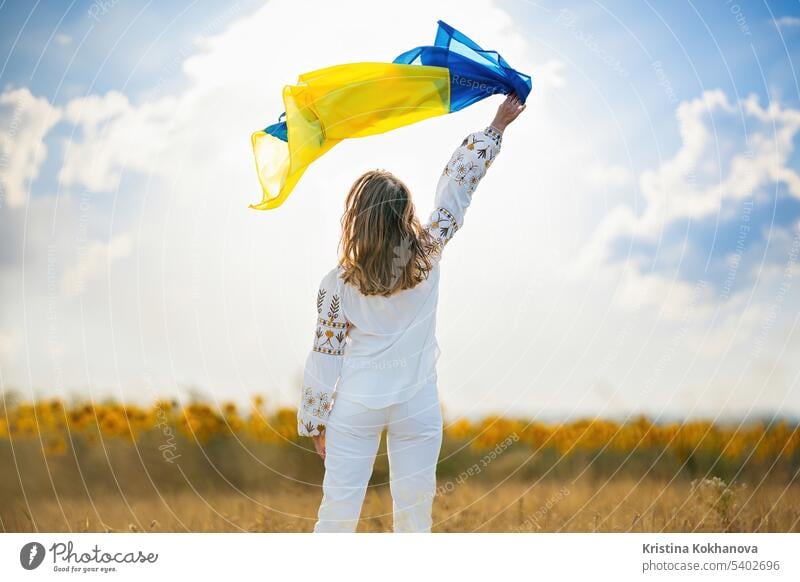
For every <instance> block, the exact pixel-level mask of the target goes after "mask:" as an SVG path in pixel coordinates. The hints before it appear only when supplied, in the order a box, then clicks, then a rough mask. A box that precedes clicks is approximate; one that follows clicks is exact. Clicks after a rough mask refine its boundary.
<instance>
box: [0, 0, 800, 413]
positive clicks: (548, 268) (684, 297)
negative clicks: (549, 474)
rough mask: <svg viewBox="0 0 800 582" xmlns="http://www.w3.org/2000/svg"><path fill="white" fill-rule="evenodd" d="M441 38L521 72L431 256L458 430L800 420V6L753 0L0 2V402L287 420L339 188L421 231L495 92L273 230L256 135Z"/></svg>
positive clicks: (304, 204)
mask: <svg viewBox="0 0 800 582" xmlns="http://www.w3.org/2000/svg"><path fill="white" fill-rule="evenodd" d="M312 15H313V16H312ZM439 19H441V20H444V21H445V22H447V23H449V24H451V25H453V26H454V27H456V28H457V29H459V30H460V31H462V32H463V33H465V34H467V35H468V36H470V37H471V38H473V39H474V40H475V41H476V42H478V43H479V44H481V45H482V46H483V47H484V48H488V49H494V50H497V51H499V52H500V53H501V54H502V55H503V57H504V58H505V59H506V60H507V61H508V62H509V63H510V64H511V65H512V66H513V67H515V68H517V69H519V70H521V71H524V72H526V73H529V74H530V75H531V76H532V77H533V91H532V93H531V96H530V97H529V99H528V107H527V110H526V112H525V113H524V115H523V116H521V117H520V119H519V120H518V121H517V122H516V123H515V124H514V125H512V126H511V127H510V128H509V129H508V130H507V132H506V135H505V137H504V141H503V151H502V153H501V154H500V156H499V157H498V159H497V161H496V162H495V163H494V164H493V165H492V168H491V171H490V172H489V173H488V174H487V176H486V177H485V178H484V180H483V182H482V183H481V185H480V187H479V189H478V191H477V193H476V195H475V198H474V200H473V203H472V206H471V207H470V210H469V213H468V215H467V218H466V221H465V224H464V227H463V228H462V229H461V230H460V231H459V235H458V237H457V238H456V239H454V240H453V242H452V243H451V244H450V245H448V256H447V257H446V260H445V261H444V262H443V264H442V286H441V296H440V310H439V322H438V337H439V343H440V346H441V348H442V356H441V358H440V360H439V392H440V397H441V399H442V402H443V405H444V409H445V413H446V415H448V416H449V417H450V418H455V417H459V416H468V417H475V416H481V415H485V414H502V415H507V416H520V417H535V418H541V419H553V418H574V417H586V416H590V417H595V416H597V417H615V418H626V417H628V416H630V415H635V414H647V415H649V416H651V417H652V418H654V419H656V420H661V419H672V418H676V417H679V418H690V417H702V418H711V419H719V418H751V417H767V418H770V417H773V416H788V417H797V416H798V415H800V329H798V327H799V325H798V324H800V280H799V279H800V269H799V268H798V260H800V176H799V175H798V173H797V172H798V161H799V160H800V154H798V152H797V151H796V146H797V143H798V136H797V134H798V131H800V84H799V83H798V74H797V71H796V70H795V62H796V60H797V57H798V56H800V53H799V52H798V47H800V4H798V3H797V2H749V3H744V2H741V3H737V2H735V1H734V0H720V1H714V2H711V1H702V2H685V1H683V0H678V1H676V2H658V3H652V2H647V1H644V2H635V3H632V2H606V3H600V2H593V1H588V2H587V1H582V2H554V1H548V0H542V1H535V2H534V1H528V0H484V1H480V2H473V1H466V2H464V1H458V2H457V1H455V0H453V1H450V0H437V1H435V2H431V1H424V2H422V1H416V0H409V1H407V2H404V3H402V5H397V4H392V5H388V4H385V3H377V2H365V1H362V0H358V1H356V0H343V1H339V2H335V3H333V2H327V1H316V0H309V1H303V2H299V1H296V0H271V1H267V2H257V1H255V0H239V1H234V2H231V3H219V2H211V1H209V0H206V1H196V2H178V1H175V2H162V3H156V2H137V3H134V2H128V1H126V0H104V1H103V2H100V1H99V0H98V1H95V2H89V1H78V0H74V1H73V2H71V3H67V2H41V1H39V2H22V1H8V0H6V1H3V2H0V390H2V391H4V392H9V391H14V392H16V393H18V394H19V395H21V397H23V398H26V399H31V398H39V397H48V396H61V397H64V398H93V399H98V400H104V399H117V400H126V401H136V402H148V401H151V400H153V399H155V398H158V397H164V396H166V397H174V398H177V399H179V400H184V399H189V398H192V397H195V396H198V395H199V396H202V397H203V398H205V399H206V400H210V401H212V402H223V401H227V400H235V401H242V402H244V401H247V400H248V399H249V398H251V397H252V396H253V395H255V394H262V395H263V396H264V397H265V398H266V400H267V403H268V404H272V405H275V406H278V405H294V404H296V402H297V401H298V399H299V390H300V383H301V373H302V366H303V362H304V361H305V357H306V355H307V353H308V351H309V349H310V347H311V343H312V337H313V332H314V322H315V317H316V311H315V307H314V305H315V303H314V301H315V296H316V291H317V285H318V283H319V281H320V279H321V278H322V276H323V275H324V274H325V273H326V272H328V271H329V270H330V269H331V268H332V267H333V266H334V265H335V263H336V257H337V252H336V246H337V242H338V236H339V231H338V229H339V217H340V215H341V212H342V208H343V203H344V197H345V194H346V192H347V190H348V188H349V186H350V184H351V183H352V182H353V180H354V179H355V178H356V177H357V176H358V175H360V174H361V173H362V172H363V171H365V170H368V169H372V168H385V169H389V170H391V171H392V172H394V173H395V174H397V175H398V176H400V177H401V178H402V179H403V180H404V181H405V182H406V183H407V184H408V185H409V186H410V187H411V190H412V192H413V195H414V200H415V204H416V207H417V209H418V211H419V212H420V214H422V215H423V216H425V215H427V213H428V212H429V211H430V209H431V205H432V202H433V194H434V188H435V184H436V181H437V178H438V176H439V174H440V172H441V168H442V167H443V166H444V164H445V162H446V161H447V160H448V159H449V157H450V154H451V152H452V150H453V149H455V148H456V147H457V146H458V145H459V144H460V143H461V140H462V139H463V137H464V136H465V135H466V134H467V133H469V132H471V131H475V130H478V129H482V128H483V127H485V126H486V125H487V124H488V123H489V122H490V121H491V119H492V117H493V115H494V110H495V108H496V107H497V105H498V104H499V102H500V101H501V100H502V98H501V97H500V96H493V97H491V98H489V99H486V100H484V101H483V102H481V103H478V104H476V105H473V106H471V107H469V108H467V109H466V110H464V111H461V112H458V113H456V114H452V115H447V116H442V117H439V118H435V119H431V120H426V121H424V122H421V123H418V124H416V125H413V126H410V127H406V128H403V129H400V130H396V131H393V132H390V133H387V134H384V135H380V136H374V137H369V138H363V139H357V140H351V141H348V142H346V143H343V144H340V145H339V146H337V147H336V148H334V149H333V150H332V151H331V152H330V153H328V154H326V155H325V156H324V157H323V158H322V159H320V160H319V161H317V162H315V163H314V164H313V165H312V166H311V168H310V169H309V170H308V172H307V173H306V174H305V176H304V177H303V179H302V180H301V182H300V184H299V185H298V186H297V188H296V189H295V191H294V192H293V194H292V196H291V197H290V198H289V200H288V201H287V202H286V203H285V204H284V205H283V206H282V207H281V208H279V209H277V210H274V211H268V212H258V211H254V210H251V209H249V208H248V205H249V204H250V203H254V202H257V201H258V200H260V196H261V195H260V187H259V185H258V181H257V178H256V175H255V171H254V167H253V160H252V153H251V151H250V143H249V136H250V134H251V133H252V132H253V131H256V130H258V129H261V128H263V127H265V126H266V125H269V124H271V123H273V122H275V121H276V120H277V118H278V115H279V114H280V113H281V112H282V111H283V107H282V103H281V88H282V87H283V86H284V85H286V84H292V83H293V82H294V81H295V80H296V78H297V75H299V74H301V73H303V72H306V71H310V70H314V69H317V68H321V67H325V66H329V65H334V64H341V63H347V62H357V61H368V60H372V61H390V60H392V59H393V58H394V57H395V56H397V55H398V54H400V53H402V52H404V51H406V50H408V49H410V48H413V47H416V46H421V45H426V44H431V43H432V42H433V39H434V35H435V31H436V21H437V20H439Z"/></svg>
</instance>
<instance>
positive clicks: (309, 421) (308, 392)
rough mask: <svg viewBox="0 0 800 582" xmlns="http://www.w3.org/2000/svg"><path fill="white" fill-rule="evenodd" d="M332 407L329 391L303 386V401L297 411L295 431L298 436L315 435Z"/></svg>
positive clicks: (323, 424) (320, 430) (319, 430)
mask: <svg viewBox="0 0 800 582" xmlns="http://www.w3.org/2000/svg"><path fill="white" fill-rule="evenodd" d="M331 408H333V397H332V395H331V394H330V393H329V392H323V391H321V390H314V389H313V388H311V387H309V386H306V387H305V388H303V401H302V402H301V404H300V409H299V410H298V411H297V433H298V434H299V435H300V436H308V437H310V436H317V435H319V434H320V433H321V432H322V429H323V428H324V427H325V424H326V423H327V422H328V417H329V416H330V414H331Z"/></svg>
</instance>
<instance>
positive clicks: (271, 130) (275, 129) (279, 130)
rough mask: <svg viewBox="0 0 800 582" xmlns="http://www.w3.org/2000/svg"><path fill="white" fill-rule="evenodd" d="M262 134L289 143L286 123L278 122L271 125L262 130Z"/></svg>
mask: <svg viewBox="0 0 800 582" xmlns="http://www.w3.org/2000/svg"><path fill="white" fill-rule="evenodd" d="M264 133H268V134H270V135H274V136H275V137H277V138H278V139H282V140H283V141H286V142H288V141H289V134H288V133H287V130H286V122H285V121H279V122H278V123H273V124H272V125H269V126H267V128H266V129H265V130H264Z"/></svg>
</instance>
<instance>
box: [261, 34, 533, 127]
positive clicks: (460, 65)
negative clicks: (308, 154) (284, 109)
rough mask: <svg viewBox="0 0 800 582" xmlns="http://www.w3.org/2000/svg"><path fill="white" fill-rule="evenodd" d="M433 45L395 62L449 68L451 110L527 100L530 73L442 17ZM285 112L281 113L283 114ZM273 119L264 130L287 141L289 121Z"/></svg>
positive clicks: (412, 50)
mask: <svg viewBox="0 0 800 582" xmlns="http://www.w3.org/2000/svg"><path fill="white" fill-rule="evenodd" d="M438 24H439V28H438V30H437V32H436V40H435V42H434V46H421V47H417V48H414V49H411V50H410V51H406V52H404V53H403V54H401V55H400V56H399V57H397V58H396V59H395V60H394V61H393V62H395V63H398V64H403V65H427V66H434V67H444V68H446V69H449V70H450V113H452V112H454V111H460V110H461V109H464V108H465V107H468V106H469V105H472V104H473V103H477V102H478V101H480V100H481V99H484V98H486V97H488V96H489V95H494V94H496V93H502V94H503V95H508V94H509V93H516V94H517V96H518V97H519V98H520V99H521V100H522V101H523V102H524V101H525V100H526V99H527V98H528V95H529V94H530V92H531V78H530V76H528V75H526V74H524V73H520V72H519V71H517V70H515V69H513V68H512V67H511V66H510V65H509V64H508V63H507V62H506V61H505V59H503V57H501V56H500V54H499V53H497V51H487V50H484V49H482V48H481V47H480V46H478V45H477V44H476V43H475V42H473V41H472V40H471V39H470V38H468V37H467V36H466V35H464V34H462V33H460V32H459V31H457V30H456V29H455V28H453V27H452V26H450V25H449V24H447V23H445V22H443V21H441V20H439V21H438ZM284 115H285V113H282V114H281V118H282V117H283V116H284ZM281 118H278V119H279V121H278V123H273V124H272V125H270V126H268V127H267V128H266V129H264V132H265V133H268V134H270V135H272V136H275V137H277V138H278V139H281V140H283V141H286V142H288V141H289V137H288V134H287V129H286V122H285V121H280V119H281Z"/></svg>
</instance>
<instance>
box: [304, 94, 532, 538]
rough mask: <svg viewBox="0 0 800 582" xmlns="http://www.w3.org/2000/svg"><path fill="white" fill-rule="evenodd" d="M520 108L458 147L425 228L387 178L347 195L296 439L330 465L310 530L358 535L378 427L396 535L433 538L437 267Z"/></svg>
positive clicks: (504, 110)
mask: <svg viewBox="0 0 800 582" xmlns="http://www.w3.org/2000/svg"><path fill="white" fill-rule="evenodd" d="M524 109H525V105H524V104H523V103H522V102H521V101H520V100H519V98H517V96H516V95H509V96H508V97H507V98H506V99H505V101H504V102H503V103H502V104H501V105H500V107H499V108H498V110H497V114H496V115H495V118H494V120H493V121H492V123H491V125H489V126H488V127H487V128H486V129H485V130H483V131H478V132H476V133H472V134H470V135H468V136H467V137H466V139H464V141H463V142H462V143H461V146H460V147H459V148H458V149H457V150H456V151H455V153H454V154H453V156H452V157H451V158H450V161H449V162H448V164H447V166H445V168H444V171H443V173H442V176H441V178H440V179H439V185H438V187H437V190H436V202H435V205H436V208H435V210H434V211H433V213H432V215H431V218H430V221H429V222H428V223H427V224H426V225H424V226H423V225H422V224H421V223H420V221H419V220H418V219H417V216H416V213H415V210H414V204H413V202H412V201H411V194H410V193H409V191H408V188H407V187H406V186H405V184H403V182H401V181H400V180H399V179H398V178H396V177H395V176H394V175H392V174H391V173H389V172H386V171H382V170H374V171H370V172H367V173H365V174H364V175H362V176H361V177H360V178H358V180H356V182H355V183H354V184H353V186H352V188H351V189H350V193H349V194H348V196H347V201H346V204H345V212H344V216H343V217H342V238H341V241H340V251H341V254H340V259H339V265H338V267H337V268H336V269H334V270H332V271H330V272H329V273H328V274H327V275H325V277H324V278H323V280H322V283H321V284H320V288H319V293H318V294H317V315H318V319H317V330H316V335H315V338H314V347H313V349H312V350H311V353H310V354H309V356H308V359H307V361H306V367H305V373H304V378H303V399H302V402H301V405H300V407H299V409H298V432H299V433H300V435H303V436H309V437H311V438H313V439H314V446H315V448H316V450H317V452H318V453H319V454H320V456H321V457H322V458H323V459H324V461H325V479H324V482H323V499H322V504H321V505H320V508H319V516H318V521H317V523H316V526H315V527H314V531H316V532H332V531H340V532H352V531H355V529H356V525H357V524H358V518H359V515H360V513H361V505H362V503H363V501H364V494H365V492H366V487H367V483H368V481H369V478H370V475H371V474H372V467H373V464H374V462H375V454H376V452H377V449H378V444H379V442H380V437H381V433H382V432H383V430H384V429H386V430H387V448H388V455H389V469H390V489H391V492H392V500H393V504H394V531H395V532H429V531H430V529H431V507H432V504H433V497H434V495H435V492H436V461H437V459H438V457H439V448H440V446H441V442H442V417H441V410H440V408H439V400H438V394H437V387H436V360H437V358H438V346H437V343H436V336H435V331H436V305H437V301H438V297H439V261H440V259H441V257H442V251H443V249H444V247H445V245H446V244H447V243H448V242H449V241H450V239H451V238H452V237H453V235H454V234H455V233H456V232H457V231H458V230H459V229H460V228H461V226H462V224H463V221H464V213H465V212H466V210H467V207H468V206H469V204H470V201H471V199H472V194H473V192H474V191H475V188H476V187H477V186H478V182H479V181H480V179H481V178H482V177H483V176H484V174H485V173H486V169H487V168H488V167H489V166H490V165H491V163H492V162H493V161H494V159H495V157H497V154H498V153H499V152H500V144H501V141H502V136H503V132H504V131H505V128H506V126H507V125H508V124H509V123H511V122H512V121H514V119H516V118H517V116H518V115H519V114H520V113H521V112H522V111H523V110H524ZM334 392H335V401H336V405H335V406H334V405H333V403H334Z"/></svg>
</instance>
